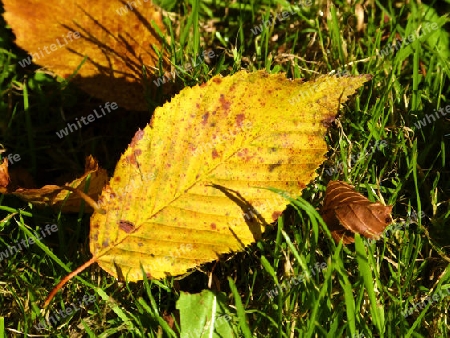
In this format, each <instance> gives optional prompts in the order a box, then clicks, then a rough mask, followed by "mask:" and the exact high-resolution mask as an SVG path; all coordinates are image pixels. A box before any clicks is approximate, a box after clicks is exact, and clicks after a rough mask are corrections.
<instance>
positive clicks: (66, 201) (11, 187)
mask: <svg viewBox="0 0 450 338" xmlns="http://www.w3.org/2000/svg"><path fill="white" fill-rule="evenodd" d="M5 160H6V159H5ZM5 168H6V172H5V171H4V170H5ZM7 168H8V167H7V163H6V166H5V162H4V163H3V164H2V165H0V183H1V181H2V177H5V176H8V177H9V174H8V171H7ZM2 173H3V174H2ZM12 177H14V176H12ZM18 178H19V177H18ZM88 178H89V190H88V192H87V194H84V193H82V192H84V191H85V190H86V184H87V181H88ZM3 181H4V180H3ZM107 182H108V174H107V172H106V170H104V169H101V168H100V167H99V166H98V163H97V161H96V160H95V159H94V158H93V157H92V156H89V157H87V158H86V165H85V173H84V175H83V176H82V177H80V178H77V179H76V180H74V181H72V182H70V183H67V184H66V185H65V186H59V185H44V186H43V187H42V188H39V189H28V188H23V187H17V183H16V182H15V181H14V180H11V181H9V182H8V184H7V185H6V186H4V185H2V184H0V193H2V194H13V195H15V196H17V197H19V198H21V199H22V200H24V201H27V202H30V203H32V204H33V205H35V206H37V207H44V206H51V207H53V208H55V209H57V210H61V211H62V212H79V211H80V206H81V203H82V201H83V200H85V201H89V202H88V203H91V204H89V205H87V206H86V208H85V211H86V212H93V209H94V208H95V207H96V206H95V202H94V201H96V200H97V199H98V196H99V195H100V193H101V191H102V189H103V187H104V186H105V185H106V183H107ZM68 190H70V191H68ZM74 192H75V194H74Z"/></svg>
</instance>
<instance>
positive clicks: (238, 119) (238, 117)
mask: <svg viewBox="0 0 450 338" xmlns="http://www.w3.org/2000/svg"><path fill="white" fill-rule="evenodd" d="M244 120H245V115H244V114H238V115H236V124H237V126H238V127H239V128H241V127H242V124H243V122H244Z"/></svg>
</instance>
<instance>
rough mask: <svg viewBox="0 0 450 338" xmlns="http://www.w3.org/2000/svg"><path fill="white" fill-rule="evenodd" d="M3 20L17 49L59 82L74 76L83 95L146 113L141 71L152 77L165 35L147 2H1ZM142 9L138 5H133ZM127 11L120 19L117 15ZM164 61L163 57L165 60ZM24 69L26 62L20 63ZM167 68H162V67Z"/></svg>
mask: <svg viewBox="0 0 450 338" xmlns="http://www.w3.org/2000/svg"><path fill="white" fill-rule="evenodd" d="M3 3H4V8H5V14H4V17H5V20H6V22H8V24H9V25H10V26H11V27H12V29H13V31H14V33H15V35H16V44H17V45H18V46H19V47H21V48H23V49H24V50H26V51H28V52H29V53H30V55H31V56H32V57H33V62H34V63H37V64H39V65H42V66H45V67H47V68H49V69H51V70H52V71H53V72H54V73H55V74H57V75H58V76H60V77H62V78H65V79H66V78H67V77H69V76H70V75H72V74H73V73H74V71H75V70H76V69H77V67H78V66H79V65H80V64H81V62H82V60H83V59H84V57H85V56H87V57H88V59H87V61H86V62H85V63H84V64H83V66H82V67H81V69H80V70H79V71H78V73H77V75H76V76H75V77H74V78H73V82H74V83H75V84H77V85H79V86H80V88H81V89H83V90H84V91H86V92H87V93H89V94H91V95H93V96H96V97H98V98H100V99H102V100H104V101H108V102H117V104H118V105H119V107H124V108H127V109H131V110H147V105H146V103H145V102H146V101H145V98H144V88H143V86H142V84H143V82H142V66H143V65H145V67H146V68H147V72H146V73H147V74H146V76H147V80H148V83H149V85H150V84H151V80H153V79H150V78H149V74H153V70H152V67H154V66H155V65H157V64H158V56H157V54H156V51H155V49H156V50H161V46H162V42H161V39H160V38H159V35H158V33H157V31H156V30H155V27H157V28H158V29H159V30H160V31H161V32H162V34H165V32H166V30H165V28H164V25H163V23H162V16H161V14H160V11H159V9H158V8H156V7H155V6H154V5H153V4H152V2H151V1H139V2H136V1H133V2H132V3H134V4H135V6H136V7H133V5H131V7H132V8H133V9H131V10H130V9H129V8H130V5H129V4H130V2H128V3H125V2H124V1H120V0H102V1H88V0H73V1H72V0H71V1H64V2H61V1H60V0H48V1H40V0H21V1H17V0H4V1H3ZM137 3H140V5H139V6H138V5H136V4H137ZM123 8H125V9H126V8H128V9H129V10H128V11H127V12H126V13H122V15H120V13H119V12H121V11H120V9H123ZM164 55H165V54H164ZM19 63H20V64H21V65H22V67H26V66H27V65H29V64H30V60H27V59H24V60H21V61H19ZM165 65H166V63H165Z"/></svg>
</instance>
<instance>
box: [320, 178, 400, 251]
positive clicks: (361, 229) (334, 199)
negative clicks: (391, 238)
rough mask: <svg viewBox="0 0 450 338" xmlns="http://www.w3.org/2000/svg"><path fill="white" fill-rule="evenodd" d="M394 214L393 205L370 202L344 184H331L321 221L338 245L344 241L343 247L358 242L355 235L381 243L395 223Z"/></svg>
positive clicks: (326, 193)
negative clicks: (390, 226)
mask: <svg viewBox="0 0 450 338" xmlns="http://www.w3.org/2000/svg"><path fill="white" fill-rule="evenodd" d="M391 211H392V206H391V205H388V206H385V205H383V204H381V203H379V202H371V201H369V200H368V199H367V197H365V196H363V195H361V194H360V193H358V192H356V191H355V189H354V187H352V186H351V185H349V184H347V183H345V182H342V181H330V182H329V183H328V185H327V190H326V192H325V200H324V202H323V207H322V218H323V220H324V221H325V223H326V224H327V225H328V228H329V229H330V232H331V235H332V236H333V238H334V240H335V241H336V242H339V241H340V240H341V239H342V240H343V243H344V244H350V243H353V242H354V241H355V238H354V234H355V233H359V234H360V235H362V236H364V237H367V238H370V239H379V236H380V234H381V233H382V232H383V231H384V229H385V228H386V227H387V226H388V225H389V224H390V223H391V222H392V218H391Z"/></svg>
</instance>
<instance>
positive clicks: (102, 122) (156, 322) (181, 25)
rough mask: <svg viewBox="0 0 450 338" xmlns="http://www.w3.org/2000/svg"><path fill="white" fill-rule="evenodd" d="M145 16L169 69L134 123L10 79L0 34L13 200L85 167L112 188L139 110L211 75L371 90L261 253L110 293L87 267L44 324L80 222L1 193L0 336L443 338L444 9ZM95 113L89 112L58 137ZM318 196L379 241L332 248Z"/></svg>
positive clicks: (0, 125) (342, 7)
mask: <svg viewBox="0 0 450 338" xmlns="http://www.w3.org/2000/svg"><path fill="white" fill-rule="evenodd" d="M105 1H106V0H105ZM24 2H25V1H24ZM136 2H138V1H136ZM118 3H119V2H118ZM158 3H159V4H160V6H162V7H163V8H164V10H165V11H164V17H165V20H164V24H165V25H166V27H167V31H168V32H169V34H168V35H170V36H167V37H166V41H165V48H166V50H167V52H168V55H169V57H170V62H171V64H172V65H174V66H177V67H176V68H174V69H176V70H177V71H176V75H175V76H172V77H171V78H166V79H165V81H167V82H170V83H171V84H170V85H169V84H165V83H163V80H162V78H161V77H162V76H164V74H166V73H167V69H165V68H163V67H161V68H160V69H157V70H155V74H156V75H157V76H158V77H160V80H159V82H158V81H156V83H159V85H156V83H155V86H154V87H152V88H151V89H152V95H148V97H146V99H147V106H148V109H147V110H146V111H144V112H142V111H141V112H139V111H127V110H125V109H124V108H123V107H120V106H119V107H118V108H116V109H115V108H114V107H113V106H108V107H107V106H106V105H105V102H104V101H102V100H100V99H97V98H95V97H92V96H91V95H89V93H86V92H83V91H81V90H80V89H79V88H78V87H76V86H75V85H73V84H71V83H70V81H64V80H61V79H58V78H57V77H56V76H55V75H53V74H52V73H51V71H49V70H46V69H43V68H42V67H41V66H39V62H38V64H30V65H26V64H23V60H24V59H26V58H27V56H28V54H27V51H24V50H22V49H20V48H19V47H17V46H16V45H15V44H14V33H13V32H12V30H11V29H10V27H9V26H8V25H7V24H6V23H5V21H3V19H2V21H0V26H1V29H0V76H1V82H0V83H1V100H0V145H1V146H3V148H4V149H6V151H5V152H2V153H0V156H3V157H4V158H7V159H8V161H9V168H10V169H11V170H13V169H14V168H16V170H17V172H18V173H19V175H20V177H21V179H22V183H23V184H34V185H35V186H36V187H40V186H43V185H45V184H64V183H65V182H68V181H71V180H73V179H75V178H76V177H79V176H80V175H81V174H83V170H84V164H85V157H86V156H88V155H93V156H94V157H95V158H96V159H97V160H98V161H99V163H100V165H101V166H102V167H103V168H105V169H106V170H107V171H108V173H109V175H110V176H111V175H112V174H113V172H114V168H115V165H116V163H117V161H118V159H119V157H120V155H121V154H122V153H123V152H124V151H125V149H126V148H127V147H128V144H129V143H130V140H131V138H132V137H133V135H134V134H135V133H136V131H137V130H138V128H141V129H142V128H144V127H145V126H146V124H147V123H148V122H149V121H150V118H151V116H152V113H153V111H154V109H155V107H157V106H162V105H163V104H164V103H165V102H166V101H168V100H170V98H171V97H172V96H173V95H175V93H177V92H179V91H180V90H182V88H184V87H187V86H194V85H196V84H202V83H204V82H206V81H207V80H209V79H210V78H212V77H213V76H215V75H218V74H220V75H223V76H227V75H231V74H234V73H236V72H237V71H239V70H243V69H244V70H247V71H249V72H254V71H257V70H266V71H267V72H268V73H272V74H273V73H280V72H283V73H285V74H286V77H288V78H303V79H305V80H306V81H307V80H313V79H316V78H317V77H319V76H320V75H321V74H335V75H337V76H339V77H341V76H347V75H358V74H371V75H372V79H371V80H370V81H368V82H366V83H365V84H364V86H362V87H361V88H360V89H359V90H358V92H357V93H356V94H355V95H353V96H352V97H351V98H350V100H348V101H347V102H346V103H345V104H344V105H343V108H342V109H341V110H340V111H339V117H338V118H337V119H336V120H335V122H333V124H332V125H331V127H330V128H329V130H328V133H327V136H326V142H327V144H328V149H329V151H328V153H327V156H326V158H324V159H323V160H324V161H323V164H322V165H321V167H320V168H319V169H318V170H317V176H316V178H315V179H314V180H313V181H311V182H310V184H309V185H308V186H307V188H306V189H304V190H303V194H302V196H298V197H297V198H293V199H290V200H289V202H290V205H289V207H288V208H287V209H286V211H285V212H284V213H283V215H282V216H281V217H279V218H278V220H277V221H276V222H275V223H273V224H272V225H271V226H270V227H268V229H267V230H266V232H265V233H264V235H263V239H262V240H260V241H258V242H257V243H254V244H252V245H250V246H248V247H247V248H246V249H245V251H243V252H238V253H230V254H227V255H225V256H222V257H221V258H220V260H217V261H216V262H212V263H207V264H204V265H201V266H199V267H198V269H196V270H194V271H191V272H190V273H188V274H187V275H186V276H181V277H167V278H165V279H162V280H152V279H147V278H145V275H144V280H143V281H139V282H124V281H119V280H117V279H116V278H114V277H113V276H110V275H109V274H108V273H107V272H105V271H104V270H102V269H101V268H100V267H99V266H98V265H96V264H94V265H91V266H90V267H89V268H88V269H86V270H85V271H83V272H81V273H80V274H79V275H78V276H77V277H76V278H74V279H72V280H71V281H69V282H68V283H67V284H66V285H65V286H64V288H63V289H62V290H61V291H60V292H59V293H57V295H56V297H55V298H54V299H53V301H52V303H51V304H50V306H49V307H48V308H47V309H46V310H44V309H43V308H42V304H43V301H44V300H45V298H46V297H47V295H48V294H49V292H50V291H51V290H52V289H53V287H54V286H55V285H56V284H57V283H58V282H59V281H60V280H61V279H62V278H63V277H64V276H66V275H67V274H68V273H69V272H70V271H72V270H74V269H76V268H77V267H79V266H80V265H82V264H83V263H85V262H86V261H88V260H89V259H90V258H91V253H90V251H89V240H88V238H89V224H90V222H89V221H90V216H91V214H89V213H85V210H84V206H83V207H81V208H80V210H77V212H75V213H65V212H62V211H61V210H60V209H59V210H58V209H57V208H56V209H52V208H49V207H44V208H42V207H37V206H36V205H33V204H31V203H27V202H24V201H22V200H21V199H19V198H17V197H15V196H12V195H2V194H0V271H1V273H0V286H1V287H0V304H1V308H0V337H23V336H24V337H43V336H47V337H121V336H124V337H186V338H187V337H189V338H190V337H193V338H194V337H246V338H248V337H280V338H281V337H352V338H353V337H361V338H362V337H449V336H450V322H449V321H450V314H449V308H450V306H449V305H450V297H449V294H450V265H449V263H450V257H449V256H450V255H449V254H450V249H449V245H450V221H449V218H450V165H449V164H448V158H449V156H450V114H448V115H447V113H450V100H448V98H447V96H450V89H449V88H450V86H449V84H450V82H449V77H450V43H449V42H450V39H449V33H448V31H449V27H450V26H449V21H450V20H449V18H448V14H447V13H448V11H449V10H450V1H449V0H446V1H443V2H437V1H432V2H431V3H427V4H425V3H420V2H419V3H416V2H415V1H410V2H393V1H385V2H384V1H383V2H380V1H367V2H360V1H356V2H353V1H335V2H333V3H332V2H325V1H315V0H300V1H299V2H295V3H294V2H292V3H289V2H288V1H283V0H276V1H266V0H260V1H259V2H254V1H251V0H250V1H245V2H242V3H237V2H232V1H228V0H222V1H221V0H218V1H212V0H207V1H198V0H197V1H196V0H180V1H179V2H175V1H171V2H170V1H164V0H160V2H158ZM136 10H139V7H137V8H136ZM116 15H119V14H116ZM193 59H194V60H196V62H195V65H196V66H195V67H193V68H192V69H187V68H186V67H185V65H187V64H188V63H191V64H192V63H193ZM20 62H22V65H25V66H22V65H21V63H20ZM81 67H83V65H81ZM72 71H73V72H75V71H76V67H75V68H74V69H73V70H72ZM168 88H170V90H169V89H168ZM249 95H262V97H264V95H265V93H264V88H260V91H259V92H258V93H249ZM286 99H288V98H286ZM94 108H97V109H98V112H100V111H102V112H104V114H102V115H99V116H96V118H95V119H92V121H91V120H89V124H86V125H84V126H83V127H82V128H78V129H77V130H69V129H67V130H66V131H65V132H64V133H62V132H61V130H62V129H63V128H64V127H65V126H66V122H67V121H72V120H75V118H80V117H81V116H87V115H88V114H89V113H91V112H92V110H93V109H94ZM296 109H299V110H300V109H302V107H301V106H299V107H298V108H296ZM64 117H65V118H64ZM72 129H74V128H72ZM58 133H59V134H58ZM1 146H0V150H1V149H2V148H1ZM8 155H9V157H8ZM330 180H341V181H345V182H347V183H350V184H352V185H353V186H355V188H356V190H357V191H358V192H360V193H361V194H363V195H365V196H367V197H368V198H369V200H371V201H374V202H375V201H379V202H382V203H383V204H385V205H392V206H393V210H392V218H393V222H392V224H391V225H389V226H388V228H387V229H386V230H385V232H384V234H383V235H382V236H381V238H380V239H379V240H377V241H372V240H369V239H366V238H364V237H360V236H359V235H358V236H356V238H355V243H354V244H350V245H342V243H339V244H337V243H335V242H334V240H333V239H332V237H331V234H330V232H329V230H328V228H327V226H326V225H325V224H324V222H323V220H322V218H321V216H320V207H321V205H322V203H323V198H324V193H325V189H326V186H327V183H328V182H329V181H330ZM0 183H1V182H0ZM36 234H42V237H43V238H42V240H41V241H37V242H36V243H34V242H32V241H30V239H32V238H34V236H35V235H36ZM27 242H28V245H25V244H24V243H27ZM13 247H14V248H15V249H12V248H13ZM190 249H191V247H190V246H189V245H187V246H184V247H183V248H181V249H180V248H178V249H177V250H178V251H177V252H175V253H174V256H176V255H182V253H183V252H184V251H187V250H190ZM208 290H209V291H208ZM195 294H198V295H197V296H195ZM211 313H212V314H213V315H211ZM205 318H208V321H206V322H205V320H206V319H205ZM180 326H181V328H180ZM180 331H181V333H180Z"/></svg>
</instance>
